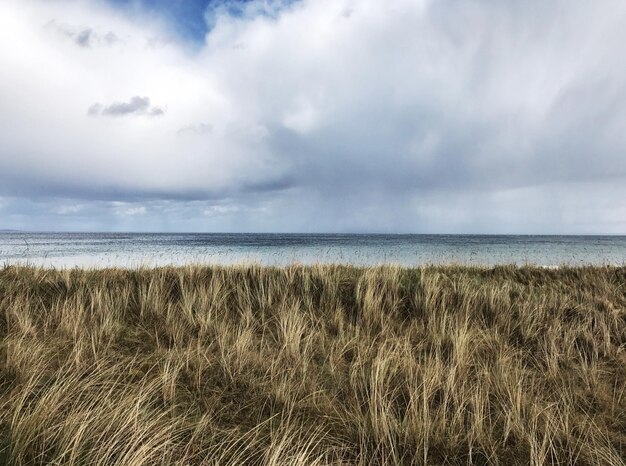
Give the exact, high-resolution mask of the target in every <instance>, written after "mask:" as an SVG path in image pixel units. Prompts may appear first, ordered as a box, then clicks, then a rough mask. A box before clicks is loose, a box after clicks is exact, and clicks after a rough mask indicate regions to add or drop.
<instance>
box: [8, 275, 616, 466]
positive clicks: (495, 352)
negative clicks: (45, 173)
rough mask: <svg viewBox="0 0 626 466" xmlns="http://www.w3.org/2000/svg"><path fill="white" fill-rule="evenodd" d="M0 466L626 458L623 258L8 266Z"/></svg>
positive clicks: (591, 461) (590, 460)
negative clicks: (592, 262) (570, 264)
mask: <svg viewBox="0 0 626 466" xmlns="http://www.w3.org/2000/svg"><path fill="white" fill-rule="evenodd" d="M0 333H1V338H2V340H1V346H0V451H1V457H0V463H3V464H11V465H31V464H57V465H62V464H63V465H65V464H71V465H87V464H89V465H92V464H94V465H112V464H120V465H154V464H163V465H165V464H168V465H169V464H174V465H176V464H178V465H187V464H205V465H242V464H245V465H248V464H250V465H331V464H332V465H363V466H365V465H410V464H416V465H419V464H434V465H437V464H441V465H443V464H480V465H483V464H494V465H498V464H500V465H512V464H520V465H521V464H524V465H525V464H532V465H544V464H562V465H569V464H580V465H596V464H604V465H623V464H625V463H626V267H584V268H561V269H558V270H547V269H540V268H533V267H521V268H518V267H513V266H508V267H496V268H492V269H486V268H469V267H456V266H448V267H425V268H419V269H405V268H400V267H393V266H385V267H374V268H355V267H350V266H339V265H337V266H331V265H327V266H322V265H319V266H310V267H305V266H298V265H293V266H290V267H285V268H269V267H261V266H230V267H191V266H190V267H180V268H156V269H139V270H117V269H109V270H90V271H87V270H79V269H75V270H46V269H39V268H28V267H13V266H7V267H4V268H3V269H0Z"/></svg>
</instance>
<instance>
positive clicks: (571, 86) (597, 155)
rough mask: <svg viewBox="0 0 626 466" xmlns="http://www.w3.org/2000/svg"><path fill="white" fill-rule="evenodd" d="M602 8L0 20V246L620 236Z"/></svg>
mask: <svg viewBox="0 0 626 466" xmlns="http://www.w3.org/2000/svg"><path fill="white" fill-rule="evenodd" d="M625 43H626V2H624V1H623V0H603V1H602V2H590V1H588V0H508V1H502V2H501V1H493V0H464V1H461V0H387V1H381V0H248V1H243V0H108V1H107V0H2V1H1V2H0V229H24V230H45V231H52V230H54V231H181V232H194V231H199V232H237V231H242V232H363V233H365V232H380V233H520V234H626V55H625V54H624V52H623V44H625Z"/></svg>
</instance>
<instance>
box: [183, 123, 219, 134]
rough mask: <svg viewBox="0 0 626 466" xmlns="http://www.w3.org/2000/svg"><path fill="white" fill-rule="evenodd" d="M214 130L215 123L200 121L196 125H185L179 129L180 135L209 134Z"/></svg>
mask: <svg viewBox="0 0 626 466" xmlns="http://www.w3.org/2000/svg"><path fill="white" fill-rule="evenodd" d="M212 131H213V125H211V124H208V123H198V124H194V125H187V126H183V127H182V128H180V129H179V130H178V131H177V134H179V135H201V134H208V133H210V132H212Z"/></svg>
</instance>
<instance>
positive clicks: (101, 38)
mask: <svg viewBox="0 0 626 466" xmlns="http://www.w3.org/2000/svg"><path fill="white" fill-rule="evenodd" d="M46 26H47V28H49V29H52V30H54V31H56V32H58V33H59V34H61V35H63V36H65V37H67V38H69V39H71V40H72V42H74V43H75V44H76V45H78V46H79V47H84V48H90V47H93V46H96V45H103V46H111V45H115V44H117V43H119V42H121V39H120V38H119V37H118V36H117V34H115V33H114V32H113V31H108V32H106V33H100V32H97V31H95V30H94V29H93V28H91V27H77V26H70V25H68V24H63V23H59V22H57V21H55V20H51V21H50V22H48V24H47V25H46Z"/></svg>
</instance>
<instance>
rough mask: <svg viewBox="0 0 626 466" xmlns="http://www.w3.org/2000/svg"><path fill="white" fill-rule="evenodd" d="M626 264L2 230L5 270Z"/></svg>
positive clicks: (475, 238) (458, 244)
mask: <svg viewBox="0 0 626 466" xmlns="http://www.w3.org/2000/svg"><path fill="white" fill-rule="evenodd" d="M244 263H245V264H251V263H256V264H262V265H278V266H280V265H288V264H293V263H299V264H316V263H320V264H324V263H343V264H354V265H359V266H366V265H379V264H398V265H403V266H419V265H427V264H464V265H481V266H491V265H497V264H516V265H525V264H531V265H538V266H545V267H558V266H564V265H626V236H537V235H421V234H407V235H389V234H268V233H193V234H192V233H189V234H187V233H177V234H169V233H168V234H166V233H33V232H0V266H2V265H12V264H27V265H36V266H44V267H51V268H68V267H88V268H93V267H96V268H105V267H131V268H134V267H144V266H164V265H186V264H244Z"/></svg>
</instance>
